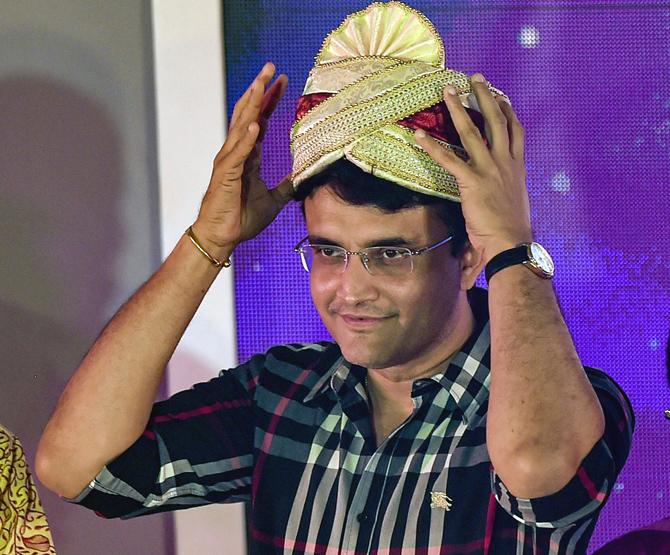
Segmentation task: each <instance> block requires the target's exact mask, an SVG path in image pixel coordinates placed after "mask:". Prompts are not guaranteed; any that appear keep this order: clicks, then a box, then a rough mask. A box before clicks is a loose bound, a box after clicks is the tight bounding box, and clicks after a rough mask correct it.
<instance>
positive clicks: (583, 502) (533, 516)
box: [491, 368, 634, 528]
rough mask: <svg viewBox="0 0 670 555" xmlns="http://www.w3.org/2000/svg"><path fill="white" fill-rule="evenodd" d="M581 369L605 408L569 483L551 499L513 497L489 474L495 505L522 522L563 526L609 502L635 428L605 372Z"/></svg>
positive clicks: (619, 392) (627, 406)
mask: <svg viewBox="0 0 670 555" xmlns="http://www.w3.org/2000/svg"><path fill="white" fill-rule="evenodd" d="M585 371H586V374H587V376H588V378H589V380H590V381H591V385H592V386H593V388H594V390H595V392H596V394H597V396H598V399H599V400H600V404H601V406H602V408H603V413H604V415H605V432H604V434H603V437H602V438H601V439H600V440H599V441H598V442H597V443H596V444H595V445H594V446H593V449H591V451H590V452H589V454H588V455H586V457H585V458H584V460H583V461H582V463H581V465H580V467H579V469H578V470H577V473H576V474H575V476H574V477H573V478H572V480H570V482H568V484H567V485H566V486H565V487H563V488H562V489H561V490H559V491H557V492H556V493H553V494H551V495H547V496H545V497H538V498H534V499H523V498H520V497H515V496H513V495H512V494H511V493H510V492H509V490H508V489H507V488H506V487H505V484H503V482H502V480H501V479H500V478H499V476H498V475H497V474H496V473H495V471H494V470H492V472H491V476H492V488H493V493H494V495H495V497H496V499H497V501H498V503H499V504H500V506H501V507H502V508H503V509H504V510H505V511H507V512H508V513H509V514H510V515H511V516H512V517H513V518H515V519H516V520H518V521H520V522H523V523H524V524H528V525H531V526H537V527H539V528H563V527H565V526H569V525H571V524H574V523H575V522H577V521H579V520H582V519H584V518H585V517H587V516H589V515H592V514H593V513H594V512H595V511H597V510H599V509H600V508H601V507H602V506H603V504H604V503H605V501H606V500H607V498H608V496H609V494H610V492H611V491H612V487H613V485H614V482H615V481H616V478H617V476H618V475H619V473H620V472H621V469H622V468H623V465H624V463H625V462H626V458H627V457H628V452H629V451H630V445H631V439H632V435H633V428H634V415H633V409H632V407H631V404H630V401H629V400H628V398H627V397H626V395H625V393H624V392H623V390H621V388H620V387H619V386H618V385H617V384H616V383H615V382H614V380H612V378H610V377H609V376H607V374H605V373H604V372H601V371H600V370H595V369H593V368H585Z"/></svg>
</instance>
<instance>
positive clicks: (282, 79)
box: [261, 73, 288, 119]
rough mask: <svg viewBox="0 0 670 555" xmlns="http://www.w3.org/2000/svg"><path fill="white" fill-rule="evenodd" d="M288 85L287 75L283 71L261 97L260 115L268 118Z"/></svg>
mask: <svg viewBox="0 0 670 555" xmlns="http://www.w3.org/2000/svg"><path fill="white" fill-rule="evenodd" d="M287 85H288V77H286V75H284V74H283V73H282V74H281V75H280V76H279V77H277V80H276V81H275V82H274V83H272V86H271V87H270V88H269V89H268V90H267V92H266V93H265V96H264V97H263V106H262V107H261V117H262V118H266V119H268V118H269V117H270V116H271V115H272V113H273V112H274V111H275V108H277V104H279V101H280V100H281V99H282V97H283V96H284V93H285V92H286V87H287Z"/></svg>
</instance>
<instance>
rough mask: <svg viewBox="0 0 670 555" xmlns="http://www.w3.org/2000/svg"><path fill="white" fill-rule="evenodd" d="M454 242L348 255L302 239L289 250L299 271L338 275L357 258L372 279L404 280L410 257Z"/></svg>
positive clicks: (411, 262)
mask: <svg viewBox="0 0 670 555" xmlns="http://www.w3.org/2000/svg"><path fill="white" fill-rule="evenodd" d="M453 238H454V236H453V235H450V236H449V237H447V238H446V239H442V241H439V242H438V243H435V244H434V245H430V246H428V247H424V248H422V249H418V250H412V249H408V248H406V247H383V246H379V247H368V248H367V249H363V250H362V251H348V250H347V249H345V248H342V247H338V246H337V245H314V244H312V243H310V242H309V237H305V238H304V239H303V240H302V241H300V243H298V244H297V245H296V246H295V248H294V249H293V250H294V251H295V252H297V253H299V254H300V259H301V261H302V267H303V268H305V270H306V271H307V272H317V271H325V272H331V273H340V274H341V273H342V272H344V270H345V269H346V268H347V265H348V264H349V257H350V256H352V255H355V256H360V258H361V262H363V266H365V269H366V270H367V271H368V273H370V275H373V276H404V275H407V274H411V273H412V270H413V269H414V257H415V256H420V255H422V254H425V253H427V252H430V251H432V250H433V249H436V248H438V247H441V246H442V245H446V244H447V243H448V242H449V241H451V240H452V239H453Z"/></svg>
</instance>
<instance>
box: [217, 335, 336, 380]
mask: <svg viewBox="0 0 670 555" xmlns="http://www.w3.org/2000/svg"><path fill="white" fill-rule="evenodd" d="M340 357H341V353H340V349H339V347H338V346H337V344H335V343H333V342H329V341H321V342H317V343H287V344H283V345H275V346H273V347H271V348H269V349H268V350H267V351H266V352H265V353H261V354H257V355H254V356H252V357H251V358H250V359H249V360H248V361H247V362H245V363H244V364H242V365H240V366H238V367H237V368H234V369H232V370H224V371H222V372H221V376H226V375H229V376H231V377H232V376H234V377H235V378H237V379H238V380H240V381H242V383H245V384H247V386H248V387H250V388H253V389H256V388H257V387H260V388H262V389H271V390H274V391H276V392H279V391H282V390H286V389H287V388H290V387H291V385H300V386H302V387H306V388H311V387H313V386H314V385H315V384H316V383H317V382H318V381H319V379H320V378H321V377H322V376H323V375H324V374H325V373H327V372H328V370H329V369H330V368H331V367H332V366H333V364H334V363H335V362H336V361H337V360H338V359H339V358H340Z"/></svg>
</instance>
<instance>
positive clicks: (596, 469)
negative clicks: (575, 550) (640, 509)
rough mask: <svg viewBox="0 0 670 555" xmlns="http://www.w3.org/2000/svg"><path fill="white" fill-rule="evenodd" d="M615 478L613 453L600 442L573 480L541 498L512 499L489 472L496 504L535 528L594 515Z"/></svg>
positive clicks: (495, 475)
mask: <svg viewBox="0 0 670 555" xmlns="http://www.w3.org/2000/svg"><path fill="white" fill-rule="evenodd" d="M615 477H616V469H615V465H614V460H613V457H612V453H611V452H610V450H609V448H608V447H607V444H606V443H605V441H604V440H603V439H601V440H600V441H598V443H596V444H595V445H594V446H593V449H591V451H590V452H589V454H588V455H587V456H586V458H585V459H584V460H583V461H582V464H581V465H580V467H579V469H578V470H577V473H576V474H575V476H574V477H573V478H572V479H571V480H570V481H569V482H568V483H567V484H566V485H565V486H564V487H563V488H562V489H560V490H559V491H557V492H556V493H552V494H551V495H547V496H544V497H536V498H534V499H524V498H521V497H515V496H514V495H512V494H511V493H510V492H509V490H508V489H507V488H506V487H505V484H503V482H502V480H501V479H500V477H499V476H498V475H497V474H496V473H495V471H494V470H492V471H491V482H492V483H491V486H492V488H493V494H494V495H495V498H496V500H497V501H498V504H499V505H500V506H501V507H502V508H503V509H504V510H505V511H507V512H508V513H509V514H510V515H511V516H512V517H513V518H515V519H516V520H518V521H519V522H522V523H524V524H527V525H530V526H536V527H538V528H563V527H565V526H569V525H571V524H574V523H575V522H577V521H579V520H581V519H583V518H584V517H586V516H588V515H590V514H592V513H593V512H595V511H597V510H598V509H599V508H600V507H602V505H603V504H604V503H605V500H606V499H607V497H608V495H609V493H610V491H611V490H612V485H613V482H614V479H615Z"/></svg>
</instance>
